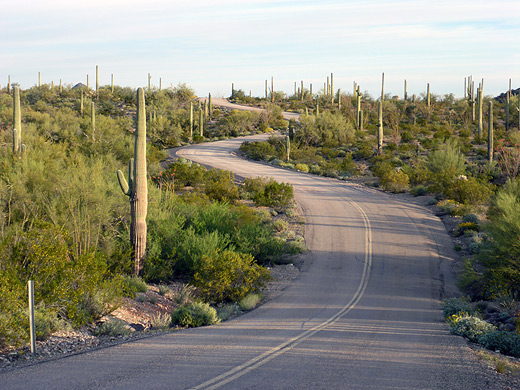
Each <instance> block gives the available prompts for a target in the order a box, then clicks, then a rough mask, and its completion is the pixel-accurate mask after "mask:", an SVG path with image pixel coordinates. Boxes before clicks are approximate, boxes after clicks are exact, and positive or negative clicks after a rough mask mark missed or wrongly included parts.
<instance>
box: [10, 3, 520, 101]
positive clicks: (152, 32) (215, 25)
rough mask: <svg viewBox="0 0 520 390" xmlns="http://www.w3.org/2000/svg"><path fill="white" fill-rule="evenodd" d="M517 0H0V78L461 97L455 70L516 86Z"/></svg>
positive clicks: (224, 91) (497, 86)
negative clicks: (329, 81)
mask: <svg viewBox="0 0 520 390" xmlns="http://www.w3.org/2000/svg"><path fill="white" fill-rule="evenodd" d="M519 20H520V1H518V0H512V1H510V0H495V1H489V0H487V1H481V0H471V1H466V0H451V1H444V0H436V1H431V0H428V1H423V0H401V1H382V0H365V1H351V0H344V1H333V0H321V1H319V2H318V1H308V0H298V1H293V0H286V1H272V0H220V1H219V0H213V1H211V0H197V1H193V2H188V1H186V0H183V1H179V0H146V1H142V0H104V1H102V0H88V1H74V0H68V1H64V0H45V1H41V2H37V1H36V0H16V1H12V0H0V34H1V36H2V37H3V39H1V40H0V53H2V56H1V60H0V86H5V84H6V83H7V77H8V75H11V80H12V82H18V83H20V84H21V86H22V87H23V88H27V87H30V86H32V85H35V84H36V83H37V80H38V72H41V73H42V82H44V83H50V82H51V81H54V82H55V83H59V80H60V79H62V80H63V82H64V83H66V84H75V83H77V82H80V81H81V82H84V83H85V82H86V75H87V74H89V75H90V80H91V83H93V82H94V77H95V67H96V65H99V68H100V79H101V80H100V82H101V84H102V85H103V84H109V83H110V75H111V74H112V73H113V74H114V78H115V83H116V84H119V85H122V86H131V87H138V86H145V85H147V75H148V73H150V74H151V75H152V84H154V85H158V84H159V78H161V79H162V85H163V87H168V86H171V85H174V86H175V85H177V84H178V83H186V84H188V85H189V86H191V87H193V88H194V89H195V91H196V92H197V94H199V95H201V96H202V95H206V94H207V93H208V92H211V93H212V95H214V96H228V95H229V93H230V90H231V83H232V82H233V83H234V84H235V87H236V88H238V89H243V90H244V91H245V92H246V93H249V91H250V90H251V91H252V93H253V95H257V96H259V95H263V94H264V85H265V80H266V79H270V78H271V76H273V77H274V80H275V90H283V91H285V92H288V93H292V92H293V90H294V82H295V81H297V82H298V84H299V83H300V80H303V81H304V83H305V86H306V87H308V85H309V83H312V84H313V91H318V90H319V89H320V88H323V83H324V82H325V81H326V78H327V76H328V75H330V73H331V72H332V73H334V86H335V88H336V89H337V88H341V89H342V90H346V91H349V92H350V91H351V90H352V85H353V82H354V81H356V82H357V83H358V84H359V85H360V86H361V89H362V90H363V91H367V92H368V93H370V94H371V95H373V96H376V95H378V94H379V93H380V92H379V91H380V80H381V73H382V72H385V81H386V83H385V91H386V92H390V93H392V94H396V95H400V96H402V94H403V81H404V79H407V81H408V92H409V94H413V93H415V94H421V93H423V92H425V90H426V84H427V83H430V85H431V90H432V92H433V93H435V94H439V95H443V94H446V93H454V94H455V95H456V96H459V97H460V96H461V95H462V94H463V92H464V91H463V89H464V77H465V76H467V75H473V77H474V79H475V80H480V79H481V78H484V79H485V90H484V92H485V94H486V95H495V94H498V93H500V92H502V91H504V90H505V89H507V87H508V80H509V78H512V80H513V87H515V88H517V87H520V43H519V41H518V37H519V36H520V22H519Z"/></svg>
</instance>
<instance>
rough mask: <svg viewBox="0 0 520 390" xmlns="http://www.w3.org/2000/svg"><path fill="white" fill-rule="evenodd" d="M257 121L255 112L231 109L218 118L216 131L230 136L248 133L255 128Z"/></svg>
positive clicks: (257, 115) (257, 117)
mask: <svg viewBox="0 0 520 390" xmlns="http://www.w3.org/2000/svg"><path fill="white" fill-rule="evenodd" d="M258 121H259V114H258V113H256V112H250V111H238V110H233V111H231V112H230V113H229V114H227V115H224V116H223V117H221V118H220V119H219V121H218V122H217V129H216V131H217V132H218V133H219V134H222V135H225V136H232V137H236V136H239V135H244V134H249V133H251V132H253V131H255V130H256V128H257V126H258Z"/></svg>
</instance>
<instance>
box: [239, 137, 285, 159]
mask: <svg viewBox="0 0 520 390" xmlns="http://www.w3.org/2000/svg"><path fill="white" fill-rule="evenodd" d="M240 150H241V151H242V152H244V153H245V154H246V156H247V157H248V158H250V159H252V160H268V159H269V157H271V156H276V155H277V152H276V149H275V147H274V146H273V145H271V144H270V143H269V142H264V141H253V142H248V141H246V142H244V143H243V144H242V145H240Z"/></svg>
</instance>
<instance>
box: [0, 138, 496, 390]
mask: <svg viewBox="0 0 520 390" xmlns="http://www.w3.org/2000/svg"><path fill="white" fill-rule="evenodd" d="M263 137H265V136H252V137H245V138H241V139H233V140H225V141H218V142H212V143H206V144H199V145H193V146H189V147H185V148H182V149H181V150H180V151H178V152H177V154H178V155H181V156H184V157H186V158H189V159H191V160H194V161H198V162H200V163H203V164H205V165H211V166H214V167H217V168H225V169H228V170H231V171H233V172H235V173H236V174H237V175H240V176H243V177H250V176H271V177H274V178H275V179H276V180H279V181H283V182H289V183H291V184H292V185H293V186H294V191H295V198H296V200H297V201H298V203H299V204H300V205H301V207H302V209H303V210H304V215H305V218H306V226H305V240H306V243H307V246H308V248H309V252H308V253H307V254H305V255H304V256H305V263H304V264H305V266H304V268H303V270H302V273H301V276H300V277H299V278H298V279H297V280H296V281H295V282H294V284H293V285H291V286H290V287H289V288H288V289H286V290H285V291H284V292H283V293H282V294H280V295H279V296H278V297H277V298H275V299H273V300H271V301H269V302H268V303H266V304H264V305H263V306H261V307H259V308H258V309H255V310H253V311H251V312H249V313H247V314H245V315H243V316H241V317H239V318H236V319H234V320H232V321H228V322H225V323H223V324H221V325H218V326H211V327H205V328H197V329H188V330H185V331H181V332H176V333H173V334H168V335H163V336H158V337H153V338H149V339H144V340H139V341H135V342H131V343H127V344H123V345H120V346H117V347H111V348H106V349H103V350H98V351H94V352H90V353H86V354H82V355H76V356H72V357H68V358H65V359H60V360H55V361H50V362H45V363H42V364H37V365H33V366H29V367H25V368H21V369H17V370H14V371H11V372H6V373H2V374H0V389H28V388H41V389H141V390H142V389H193V390H195V389H197V390H199V389H200V390H202V389H299V390H300V389H374V390H376V389H377V390H380V389H409V390H416V389H465V390H467V389H490V388H491V389H492V388H503V387H500V384H499V383H497V382H495V381H494V378H493V376H492V375H491V374H490V372H488V371H486V370H483V369H482V366H481V365H480V364H479V363H478V361H477V360H476V358H474V357H473V355H472V354H471V353H470V352H469V350H468V347H467V344H466V342H465V341H464V340H463V339H462V338H460V337H455V336H451V335H450V334H449V330H448V326H447V325H446V324H445V323H444V322H443V320H442V315H441V306H440V300H441V299H442V298H443V297H444V296H445V295H446V294H451V293H453V292H454V283H453V279H452V276H451V267H452V258H453V253H452V252H451V251H452V248H453V243H452V241H451V240H450V238H449V236H448V235H447V234H446V231H445V229H444V226H443V224H442V222H441V221H440V220H439V219H438V218H437V217H435V216H433V215H432V214H431V213H430V212H429V211H428V210H426V209H424V208H422V207H420V206H416V205H414V204H412V203H410V202H406V201H405V200H402V199H403V198H397V197H394V196H391V195H388V194H385V193H381V192H379V191H376V190H373V189H368V188H365V187H362V186H359V185H355V184H352V183H346V182H341V181H338V180H334V179H328V178H322V177H317V176H312V175H309V174H304V173H299V172H295V171H290V170H285V169H280V168H275V167H272V166H269V165H266V164H262V163H255V162H250V161H246V160H244V159H241V158H240V157H238V156H237V155H236V150H237V149H238V147H239V145H240V143H241V142H243V141H244V140H245V139H249V140H252V139H261V138H263Z"/></svg>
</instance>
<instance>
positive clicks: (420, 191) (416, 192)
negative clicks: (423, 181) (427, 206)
mask: <svg viewBox="0 0 520 390" xmlns="http://www.w3.org/2000/svg"><path fill="white" fill-rule="evenodd" d="M411 193H412V195H413V196H423V195H426V194H428V188H426V187H425V186H415V187H414V188H412V191H411Z"/></svg>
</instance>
